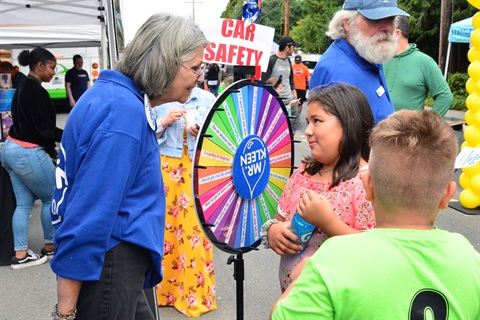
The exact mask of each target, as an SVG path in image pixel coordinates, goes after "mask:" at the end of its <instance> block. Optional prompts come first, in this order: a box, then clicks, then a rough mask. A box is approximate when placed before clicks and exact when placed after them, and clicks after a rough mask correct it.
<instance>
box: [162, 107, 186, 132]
mask: <svg viewBox="0 0 480 320" xmlns="http://www.w3.org/2000/svg"><path fill="white" fill-rule="evenodd" d="M185 113H187V111H186V110H185V109H182V108H172V109H170V111H169V112H168V114H167V115H166V116H165V117H163V118H162V120H161V124H162V127H163V128H166V127H168V126H169V125H171V124H172V123H174V122H175V121H178V120H180V119H181V118H182V117H183V116H184V115H185Z"/></svg>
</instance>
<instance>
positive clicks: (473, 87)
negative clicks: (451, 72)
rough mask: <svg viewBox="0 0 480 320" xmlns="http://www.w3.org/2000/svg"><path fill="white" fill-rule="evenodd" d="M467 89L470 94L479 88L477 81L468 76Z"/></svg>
mask: <svg viewBox="0 0 480 320" xmlns="http://www.w3.org/2000/svg"><path fill="white" fill-rule="evenodd" d="M465 89H467V92H468V93H469V94H472V93H474V92H475V91H476V90H477V83H476V82H475V80H473V79H472V78H468V80H467V83H465Z"/></svg>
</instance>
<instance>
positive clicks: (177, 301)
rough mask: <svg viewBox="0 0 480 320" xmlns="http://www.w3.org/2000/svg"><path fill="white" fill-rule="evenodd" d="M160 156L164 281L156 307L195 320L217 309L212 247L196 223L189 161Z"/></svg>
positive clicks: (197, 222)
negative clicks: (169, 308)
mask: <svg viewBox="0 0 480 320" xmlns="http://www.w3.org/2000/svg"><path fill="white" fill-rule="evenodd" d="M185 155H186V154H184V156H183V157H182V158H181V159H176V158H171V157H166V156H162V174H163V179H164V184H165V187H164V190H165V196H166V198H167V215H166V221H165V241H164V258H163V262H162V267H163V273H164V280H163V281H162V282H161V283H159V284H158V285H157V286H156V289H157V300H158V304H159V306H172V307H175V308H176V309H177V310H178V311H179V312H181V313H183V314H185V315H187V316H189V317H198V316H200V315H202V314H204V313H206V312H208V311H211V310H215V309H217V302H216V288H215V273H214V266H213V249H212V243H211V242H210V241H209V240H208V238H207V236H206V235H205V233H204V232H203V229H202V227H201V226H200V223H199V221H198V218H197V215H196V212H195V209H194V206H193V200H192V199H193V195H192V188H191V174H190V168H191V160H190V159H189V158H188V155H186V157H185Z"/></svg>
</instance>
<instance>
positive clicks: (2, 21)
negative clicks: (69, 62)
mask: <svg viewBox="0 0 480 320" xmlns="http://www.w3.org/2000/svg"><path fill="white" fill-rule="evenodd" d="M114 2H116V3H118V2H119V0H74V1H65V0H0V48H2V49H12V48H25V47H36V46H42V47H72V46H73V47H78V46H101V47H102V52H103V55H104V58H103V60H104V61H112V62H113V61H116V60H118V52H117V47H116V43H115V30H114V29H115V28H114V27H111V28H109V27H107V26H114V16H113V12H114V10H113V6H114ZM107 32H108V37H107ZM109 48H112V50H110V49H109ZM107 54H108V56H107Z"/></svg>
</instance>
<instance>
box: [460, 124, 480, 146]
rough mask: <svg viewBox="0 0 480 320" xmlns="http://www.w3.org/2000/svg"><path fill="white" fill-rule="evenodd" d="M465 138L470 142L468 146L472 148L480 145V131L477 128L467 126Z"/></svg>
mask: <svg viewBox="0 0 480 320" xmlns="http://www.w3.org/2000/svg"><path fill="white" fill-rule="evenodd" d="M463 136H464V137H465V140H466V141H468V144H470V145H472V146H475V145H477V144H479V143H480V129H479V128H477V127H476V126H467V128H466V129H465V132H464V133H463Z"/></svg>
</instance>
